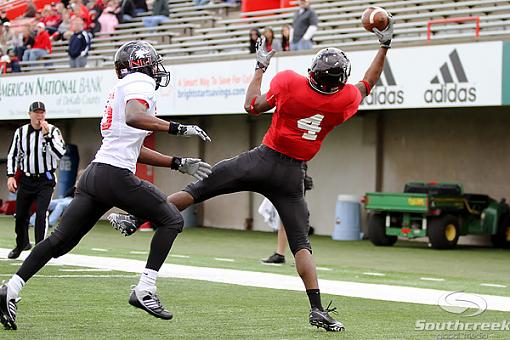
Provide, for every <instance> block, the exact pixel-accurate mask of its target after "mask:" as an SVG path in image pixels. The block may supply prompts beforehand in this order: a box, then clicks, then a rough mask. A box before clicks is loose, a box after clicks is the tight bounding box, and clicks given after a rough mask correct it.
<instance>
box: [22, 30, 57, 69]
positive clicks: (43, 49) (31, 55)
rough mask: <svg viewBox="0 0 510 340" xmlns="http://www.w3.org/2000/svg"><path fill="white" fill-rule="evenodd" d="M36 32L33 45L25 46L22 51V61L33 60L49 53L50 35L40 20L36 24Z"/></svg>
mask: <svg viewBox="0 0 510 340" xmlns="http://www.w3.org/2000/svg"><path fill="white" fill-rule="evenodd" d="M36 32H37V35H36V36H35V41H34V45H33V46H32V47H31V48H30V47H28V46H27V49H26V50H25V52H24V53H23V61H35V60H38V59H41V58H43V57H45V56H47V55H48V54H50V53H51V40H50V35H49V33H48V32H47V31H46V30H45V27H44V24H43V23H42V22H40V23H38V24H37V26H36Z"/></svg>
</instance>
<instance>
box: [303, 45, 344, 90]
mask: <svg viewBox="0 0 510 340" xmlns="http://www.w3.org/2000/svg"><path fill="white" fill-rule="evenodd" d="M350 74H351V62H350V61H349V59H347V56H346V55H345V53H344V52H343V51H342V50H340V49H338V48H334V47H328V48H324V49H322V50H320V51H319V52H317V54H316V55H315V57H313V60H312V66H311V67H310V68H309V69H308V75H309V78H308V82H309V83H310V86H311V87H312V88H313V89H314V90H315V91H317V92H320V93H323V94H332V93H336V92H338V91H340V90H341V89H342V87H343V86H344V85H345V83H346V82H347V78H349V76H350Z"/></svg>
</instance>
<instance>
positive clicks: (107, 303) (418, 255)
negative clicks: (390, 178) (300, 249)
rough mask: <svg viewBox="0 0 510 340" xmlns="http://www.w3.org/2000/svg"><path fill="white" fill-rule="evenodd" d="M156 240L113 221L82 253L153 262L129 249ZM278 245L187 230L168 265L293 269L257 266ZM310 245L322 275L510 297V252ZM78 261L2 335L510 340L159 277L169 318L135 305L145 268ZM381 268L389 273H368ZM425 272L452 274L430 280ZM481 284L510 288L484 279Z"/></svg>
mask: <svg viewBox="0 0 510 340" xmlns="http://www.w3.org/2000/svg"><path fill="white" fill-rule="evenodd" d="M13 230H14V226H13V220H12V218H0V247H1V248H11V247H12V246H13V245H14V232H13ZM150 237H151V235H150V233H137V234H135V235H134V236H132V237H129V238H125V237H123V236H121V235H119V234H117V232H116V231H114V230H112V229H111V228H110V227H109V225H107V224H105V223H100V224H99V225H98V226H97V227H96V228H95V229H94V230H93V231H92V232H91V233H90V234H89V235H88V236H87V237H86V238H85V239H84V240H83V241H82V243H81V244H80V245H79V246H78V247H77V248H76V249H75V250H74V251H73V253H75V254H84V255H95V256H105V257H108V256H112V257H124V258H131V259H139V260H144V259H145V257H146V255H143V254H138V253H136V254H133V253H131V252H133V251H134V252H144V251H146V250H147V248H148V244H149V239H150ZM275 242H276V235H275V234H269V233H259V232H240V231H231V230H217V229H205V228H197V229H186V230H185V231H184V232H183V233H182V234H181V235H180V237H179V238H178V239H177V241H176V243H175V246H174V249H173V250H172V255H187V256H189V257H188V258H182V257H174V256H172V257H169V258H168V260H167V262H169V263H175V264H184V265H191V266H203V267H205V266H207V267H216V268H232V269H241V270H250V271H260V272H272V273H279V274H288V275H295V272H294V267H293V265H292V263H289V264H287V265H284V266H266V265H262V264H260V263H259V261H258V260H259V259H260V258H261V257H264V256H267V255H269V254H270V253H271V252H272V251H273V248H274V246H275ZM312 244H313V247H314V254H315V256H316V262H317V265H318V266H319V267H321V268H324V270H321V271H319V277H320V278H323V279H332V280H344V281H355V282H369V283H381V284H398V285H404V286H414V287H423V288H435V289H444V290H452V291H454V290H455V291H458V290H464V291H469V292H475V293H483V294H493V295H502V296H510V288H509V285H510V271H509V270H508V268H509V266H508V264H509V262H510V252H509V251H502V250H495V249H490V248H476V247H461V248H460V249H457V250H454V251H436V250H432V249H428V248H426V245H422V244H416V243H410V242H399V243H398V244H397V246H396V247H393V248H376V247H373V246H372V244H370V243H369V242H366V241H364V242H337V241H332V240H331V239H330V238H328V237H317V236H315V237H313V238H312ZM104 250H106V251H104ZM215 258H223V259H224V258H228V259H232V260H234V262H224V261H218V260H216V259H215ZM19 263H20V262H19V261H0V275H1V277H2V278H8V277H9V276H10V274H12V273H13V272H14V271H15V270H16V268H17V266H18V265H19ZM69 269H71V270H73V267H67V266H66V267H59V266H48V267H46V268H45V269H43V270H42V271H41V272H40V273H39V274H40V276H39V277H37V278H34V279H33V280H31V281H30V282H29V284H28V285H27V287H26V289H25V290H24V291H23V293H22V298H23V301H22V302H21V303H20V304H19V315H18V324H19V327H20V329H19V330H18V331H17V332H7V331H2V332H0V337H6V336H8V337H10V338H11V337H12V338H23V339H27V338H34V337H38V338H41V339H46V338H66V339H77V338H115V339H116V338H141V337H145V338H147V339H152V338H177V337H179V338H197V339H198V338H202V339H240V338H247V339H311V338H322V337H327V338H330V337H338V338H343V339H434V338H437V336H438V335H447V336H455V338H462V339H464V338H473V337H474V338H484V339H485V338H490V339H510V332H501V331H499V332H498V331H489V332H473V331H472V332H462V331H458V332H451V331H450V332H441V331H428V332H425V331H416V330H415V322H416V320H427V321H428V322H447V321H455V320H457V319H459V316H457V315H454V314H449V313H447V312H445V311H443V310H441V309H440V308H439V307H437V306H427V305H419V304H410V303H396V302H385V301H376V300H368V299H358V298H347V297H339V296H328V295H326V296H324V298H323V300H324V301H329V300H333V301H334V305H336V306H337V307H339V315H338V318H339V319H340V320H342V321H343V322H344V324H345V325H346V327H347V332H346V333H344V334H326V333H325V332H324V331H322V330H317V329H315V328H312V327H310V326H309V325H308V324H307V311H308V303H307V299H306V296H305V295H304V293H301V292H293V291H283V290H273V289H262V288H251V287H241V286H235V285H227V284H217V283H210V282H204V281H193V280H184V279H166V278H160V279H159V280H158V287H159V291H160V297H161V299H162V301H163V302H164V303H165V304H166V305H168V307H169V308H170V309H171V310H172V311H173V312H174V313H175V319H174V320H172V321H161V320H157V319H155V318H152V317H150V316H148V315H146V314H145V313H144V312H142V311H140V310H137V309H134V308H133V307H131V306H129V305H128V304H127V298H128V296H129V287H130V285H131V284H135V283H136V282H137V280H138V278H137V275H133V274H131V273H123V272H111V271H110V272H103V271H97V272H96V271H86V272H79V271H76V272H75V271H69ZM326 269H327V270H326ZM374 272H376V273H381V274H385V276H369V275H366V274H364V273H374ZM91 276H92V277H91ZM95 276H97V277H95ZM423 277H428V278H436V279H444V281H441V282H438V281H423V280H421V278H423ZM482 283H491V284H500V285H505V286H507V287H505V288H495V287H485V286H481V285H480V284H482ZM467 319H469V320H467ZM502 320H510V313H503V312H493V311H486V312H485V313H483V314H482V315H480V316H477V317H474V318H463V319H462V320H461V321H470V322H499V321H502ZM476 336H478V337H476ZM452 338H453V337H452Z"/></svg>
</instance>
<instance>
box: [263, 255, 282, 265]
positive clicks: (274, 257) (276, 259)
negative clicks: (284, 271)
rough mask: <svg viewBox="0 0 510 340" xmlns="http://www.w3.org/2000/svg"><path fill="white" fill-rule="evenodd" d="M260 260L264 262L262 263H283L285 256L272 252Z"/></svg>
mask: <svg viewBox="0 0 510 340" xmlns="http://www.w3.org/2000/svg"><path fill="white" fill-rule="evenodd" d="M262 262H264V263H285V256H283V255H280V254H278V253H274V254H273V255H271V256H269V257H268V258H267V259H263V260H262Z"/></svg>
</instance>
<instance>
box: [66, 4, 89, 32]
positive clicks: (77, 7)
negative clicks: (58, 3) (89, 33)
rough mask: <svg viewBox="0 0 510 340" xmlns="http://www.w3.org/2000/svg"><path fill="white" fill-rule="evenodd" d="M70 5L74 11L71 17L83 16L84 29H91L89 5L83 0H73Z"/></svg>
mask: <svg viewBox="0 0 510 340" xmlns="http://www.w3.org/2000/svg"><path fill="white" fill-rule="evenodd" d="M70 7H71V11H72V13H71V19H73V17H75V16H76V17H80V18H82V20H83V25H84V26H83V27H84V29H86V30H87V29H89V27H90V25H91V24H92V19H91V17H90V12H89V10H88V8H87V6H85V5H84V4H83V3H82V1H81V0H71V4H70Z"/></svg>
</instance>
